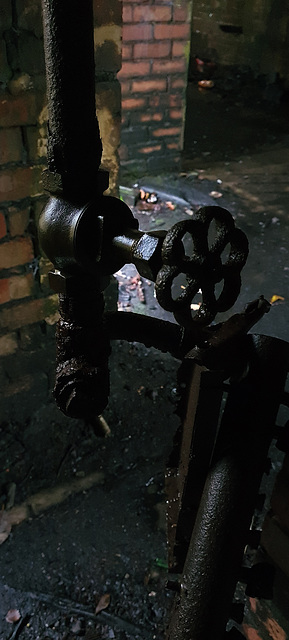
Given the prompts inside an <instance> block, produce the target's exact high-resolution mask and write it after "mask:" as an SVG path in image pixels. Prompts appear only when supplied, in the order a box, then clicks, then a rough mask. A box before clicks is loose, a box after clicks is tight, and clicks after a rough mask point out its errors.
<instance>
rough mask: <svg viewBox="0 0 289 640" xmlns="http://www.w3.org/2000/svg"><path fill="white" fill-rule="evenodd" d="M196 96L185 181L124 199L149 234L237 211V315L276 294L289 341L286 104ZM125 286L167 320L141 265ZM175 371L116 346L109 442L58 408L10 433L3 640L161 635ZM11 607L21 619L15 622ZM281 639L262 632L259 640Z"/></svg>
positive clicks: (1, 574)
mask: <svg viewBox="0 0 289 640" xmlns="http://www.w3.org/2000/svg"><path fill="white" fill-rule="evenodd" d="M192 96H193V98H194V96H195V99H194V101H193V106H194V108H192V112H191V114H189V116H188V118H189V119H188V118H187V132H186V135H187V143H186V153H185V157H184V163H183V171H182V172H180V173H178V174H175V175H163V176H160V177H157V178H156V177H155V176H145V177H144V176H138V177H137V182H138V186H137V187H133V184H134V183H135V182H136V176H133V177H131V176H123V180H122V181H123V185H124V188H123V189H122V191H121V194H122V197H123V199H124V200H126V201H127V203H128V204H129V205H131V206H132V207H133V212H134V214H135V215H137V216H138V218H139V221H140V227H141V228H142V229H149V230H153V229H156V228H169V227H170V226H171V225H172V224H173V223H174V222H176V221H178V220H180V219H184V218H185V219H190V217H191V216H192V213H193V212H194V211H195V210H197V208H198V207H199V206H202V205H207V204H218V205H221V206H224V207H227V208H228V209H229V210H230V211H231V213H232V214H233V216H234V218H235V221H236V224H237V225H238V226H239V227H240V228H241V229H242V230H243V231H245V233H246V234H247V235H248V238H249V242H250V256H249V259H248V262H247V265H246V267H245V269H244V272H243V286H242V291H241V295H240V298H239V301H238V302H237V303H236V305H235V309H234V310H240V309H241V308H243V306H244V304H245V303H246V302H248V301H250V300H253V299H255V298H256V297H258V296H259V295H260V294H264V296H265V297H266V298H267V299H269V300H270V299H272V297H273V296H274V295H275V296H277V298H276V302H275V303H274V304H273V305H272V307H271V310H270V313H269V314H267V315H266V316H265V317H264V319H263V320H262V321H261V322H260V323H259V325H258V332H264V333H266V334H269V335H274V336H276V337H280V338H283V339H285V340H287V339H288V336H289V330H288V327H289V293H288V278H289V260H288V256H289V242H288V238H289V233H288V232H289V229H288V227H289V219H288V194H289V186H288V161H289V147H288V129H287V126H286V121H285V118H284V115H283V110H282V107H281V108H280V107H279V106H278V105H277V104H276V105H272V104H271V106H268V105H267V104H266V105H263V107H262V108H260V105H258V106H257V107H254V105H251V106H250V105H249V106H248V104H247V103H246V104H244V103H242V102H241V104H240V103H239V102H238V101H239V100H240V98H238V100H237V99H236V98H234V99H233V100H232V99H231V98H230V99H228V98H227V99H223V98H222V96H221V97H220V96H218V94H216V93H205V94H203V93H202V94H201V93H196V90H195V87H194V88H193V89H192ZM236 102H237V104H236ZM238 104H239V106H238ZM224 113H225V115H224ZM190 129H191V133H190ZM195 140H196V142H195ZM140 188H143V190H144V191H145V192H149V193H151V192H156V193H157V196H158V201H157V203H155V204H154V205H153V206H149V205H148V203H147V204H145V203H141V202H140V201H138V202H137V204H136V206H134V202H135V197H136V196H137V195H138V193H139V191H140ZM117 277H118V281H119V306H120V308H121V309H124V310H126V311H127V312H128V313H129V312H130V310H133V311H137V312H140V313H145V314H149V315H155V316H159V317H166V314H165V313H164V312H162V311H161V310H160V309H159V307H158V304H157V302H156V300H155V297H154V289H153V285H152V284H151V283H150V282H148V281H146V280H145V279H143V278H141V279H139V278H138V276H137V274H136V272H135V270H134V268H133V267H131V266H130V267H127V268H125V269H122V270H121V272H120V273H119V274H118V276H117ZM178 364H179V363H178V362H177V361H176V360H175V359H174V358H172V357H171V356H169V355H167V354H163V353H161V354H160V353H158V352H157V351H155V350H153V349H146V348H145V347H143V346H141V345H137V344H127V343H124V342H117V343H114V344H113V350H112V357H111V363H110V368H111V398H110V402H109V406H108V408H107V409H106V411H105V412H104V418H105V420H106V421H107V423H108V425H109V427H110V429H111V434H110V436H108V437H106V438H102V437H100V436H99V434H98V432H97V431H96V429H95V425H91V424H86V423H84V422H83V421H78V420H69V419H67V418H65V417H64V416H62V414H60V413H59V412H58V410H57V409H56V407H55V405H54V402H53V399H52V398H51V400H50V402H49V403H48V404H45V405H42V406H39V408H38V409H37V411H36V412H35V414H34V415H33V416H31V418H30V419H29V420H28V421H27V422H26V424H21V425H20V424H16V423H12V424H11V423H9V422H7V423H5V424H4V425H2V431H1V446H0V458H1V469H2V471H1V476H0V479H1V493H2V496H1V502H2V504H3V505H6V507H7V502H8V506H9V507H10V511H11V512H13V509H16V507H19V506H20V507H21V510H20V511H21V514H22V515H21V514H20V515H19V510H18V512H16V514H15V512H14V515H15V520H17V517H18V520H22V521H21V523H20V524H18V525H16V524H15V525H14V526H13V527H12V530H11V533H10V534H9V535H8V533H9V531H8V530H7V527H8V525H7V522H6V523H5V518H4V515H3V512H2V514H1V515H2V519H0V536H1V535H3V536H4V537H5V535H6V534H7V539H6V540H5V542H3V544H2V545H1V548H0V559H1V560H0V593H1V598H0V638H1V640H8V639H9V638H10V640H12V638H20V640H22V639H23V640H24V639H25V638H29V640H38V639H39V640H45V639H48V638H49V639H51V640H73V639H76V638H78V637H84V638H86V640H94V639H96V638H97V639H98V638H104V639H106V638H116V639H117V640H132V639H135V640H137V639H140V640H141V639H144V638H150V639H152V638H156V639H157V640H161V639H162V638H163V629H164V620H165V619H166V612H167V610H168V608H169V605H170V602H171V593H170V592H168V591H167V590H166V589H165V584H166V580H167V564H166V562H167V561H166V536H165V518H164V511H165V495H164V483H163V478H164V466H165V460H166V459H167V456H168V454H169V452H170V449H171V443H172V438H173V434H174V432H175V430H176V428H177V426H178V418H177V417H176V415H175V409H176V404H177V401H176V372H177V368H178ZM280 464H281V461H280V460H277V461H276V463H275V472H276V471H278V468H280ZM8 528H9V527H8ZM283 592H284V590H283ZM97 607H98V611H97V613H96V610H97ZM9 610H16V612H17V610H19V612H20V616H21V617H20V618H19V619H18V620H17V618H18V614H17V613H14V614H11V615H12V621H10V622H9V621H7V620H6V617H7V613H8V611H9ZM277 615H279V614H278V613H276V616H277ZM280 616H281V618H282V615H281V613H280ZM10 617H11V616H10ZM281 618H280V619H281ZM13 620H14V621H13ZM280 624H281V623H280ZM286 624H287V623H286V620H285V622H284V618H282V625H283V628H285V627H286ZM284 625H285V626H284ZM285 633H286V634H289V625H288V627H287V628H286V629H285ZM272 637H273V636H272V635H271V634H270V633H269V632H267V631H265V630H264V635H262V640H270V639H271V638H272ZM285 637H287V636H284V638H285Z"/></svg>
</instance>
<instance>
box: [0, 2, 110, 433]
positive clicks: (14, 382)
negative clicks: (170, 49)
mask: <svg viewBox="0 0 289 640" xmlns="http://www.w3.org/2000/svg"><path fill="white" fill-rule="evenodd" d="M94 12H95V30H94V36H95V38H94V39H95V59H96V81H97V84H96V106H97V112H98V115H99V119H100V130H101V136H102V142H103V148H104V152H103V166H104V168H107V169H108V170H109V171H110V191H111V192H115V191H116V186H117V180H118V151H117V149H118V146H119V140H120V86H119V82H118V80H117V79H116V73H117V71H118V70H119V69H120V66H121V20H122V16H121V2H120V1H119V0H110V2H109V3H105V2H103V1H102V0H101V1H100V0H94ZM68 27H69V21H68ZM75 84H76V90H77V78H76V79H75ZM45 91H46V87H45V67H44V54H43V36H42V16H41V2H40V0H26V1H25V2H23V0H13V1H12V0H1V3H0V358H1V367H0V385H1V415H0V422H1V420H2V419H4V418H5V419H10V420H11V419H17V420H18V419H19V420H20V419H26V417H27V416H28V415H29V413H30V412H31V411H32V410H33V407H34V408H35V406H39V405H40V404H41V402H42V401H43V400H45V399H47V397H48V394H49V390H50V389H51V384H52V378H53V370H54V327H53V325H54V323H55V321H56V318H57V306H58V299H57V296H55V295H53V293H52V292H51V290H50V289H49V287H48V281H47V273H48V271H49V269H50V268H51V265H50V263H49V261H48V260H47V259H46V258H45V256H44V255H42V253H41V250H40V247H39V245H38V240H37V220H38V217H39V215H40V212H41V210H42V207H43V205H44V203H45V201H46V198H47V195H46V194H45V193H44V192H43V188H42V170H43V168H44V167H45V162H46V145H47V139H46V130H47V127H46V123H47V109H46V95H45ZM28 392H29V393H28Z"/></svg>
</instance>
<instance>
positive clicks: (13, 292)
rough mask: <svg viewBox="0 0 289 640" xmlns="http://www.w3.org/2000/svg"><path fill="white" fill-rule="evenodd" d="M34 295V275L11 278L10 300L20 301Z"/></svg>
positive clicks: (28, 274) (27, 274)
mask: <svg viewBox="0 0 289 640" xmlns="http://www.w3.org/2000/svg"><path fill="white" fill-rule="evenodd" d="M33 293H34V278H33V275H32V273H26V274H24V275H21V276H12V277H11V278H9V295H10V300H20V299H21V298H27V297H29V296H32V295H33Z"/></svg>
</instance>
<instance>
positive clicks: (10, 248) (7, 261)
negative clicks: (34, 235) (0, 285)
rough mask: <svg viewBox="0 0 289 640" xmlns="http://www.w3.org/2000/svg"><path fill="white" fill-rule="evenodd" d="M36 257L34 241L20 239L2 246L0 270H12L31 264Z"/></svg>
mask: <svg viewBox="0 0 289 640" xmlns="http://www.w3.org/2000/svg"><path fill="white" fill-rule="evenodd" d="M33 257H34V253H33V245H32V240H31V239H30V238H19V240H11V241H10V242H4V243H2V244H1V245H0V269H11V267H17V266H18V265H23V264H26V263H27V262H31V260H32V259H33Z"/></svg>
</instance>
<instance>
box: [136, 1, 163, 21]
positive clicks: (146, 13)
mask: <svg viewBox="0 0 289 640" xmlns="http://www.w3.org/2000/svg"><path fill="white" fill-rule="evenodd" d="M171 19H172V8H171V7H170V6H166V5H165V6H158V5H154V6H145V5H141V4H139V5H137V6H135V7H134V9H133V20H134V22H170V20H171Z"/></svg>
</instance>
